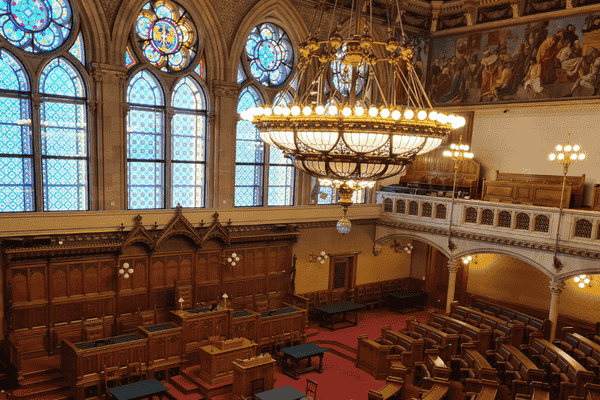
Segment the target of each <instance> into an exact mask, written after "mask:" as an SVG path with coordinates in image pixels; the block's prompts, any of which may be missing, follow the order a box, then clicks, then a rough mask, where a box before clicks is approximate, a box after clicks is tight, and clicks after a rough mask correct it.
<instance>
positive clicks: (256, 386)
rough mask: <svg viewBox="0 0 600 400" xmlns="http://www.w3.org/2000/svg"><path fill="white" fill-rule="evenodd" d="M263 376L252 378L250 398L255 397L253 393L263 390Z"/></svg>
mask: <svg viewBox="0 0 600 400" xmlns="http://www.w3.org/2000/svg"><path fill="white" fill-rule="evenodd" d="M264 388H265V378H264V377H263V378H258V379H253V380H252V399H256V397H254V395H255V394H257V393H260V392H264V391H265V389H264Z"/></svg>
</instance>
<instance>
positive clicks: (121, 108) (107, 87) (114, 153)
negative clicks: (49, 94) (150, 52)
mask: <svg viewBox="0 0 600 400" xmlns="http://www.w3.org/2000/svg"><path fill="white" fill-rule="evenodd" d="M92 77H93V80H94V89H95V91H94V93H93V94H92V96H91V97H92V99H94V98H95V102H93V103H90V114H91V115H92V118H91V120H92V121H95V123H96V125H95V126H93V127H90V128H91V129H90V133H92V132H93V131H94V130H95V131H96V133H97V140H96V141H95V142H94V143H93V144H92V146H90V155H91V159H92V163H90V169H91V170H92V171H90V172H93V168H94V167H93V166H94V157H97V163H96V165H97V168H98V173H97V174H93V173H92V174H91V175H92V176H96V179H97V181H96V182H95V184H94V190H97V192H96V193H95V196H94V197H95V198H96V201H95V204H93V206H92V209H97V210H126V209H127V204H126V199H127V163H126V161H125V160H126V158H127V155H126V151H127V135H126V132H125V124H126V122H125V121H126V116H127V106H126V103H125V101H126V100H125V94H126V92H127V87H126V86H125V82H126V80H127V69H126V68H125V67H122V66H117V65H108V64H100V63H93V64H92ZM94 117H95V118H94Z"/></svg>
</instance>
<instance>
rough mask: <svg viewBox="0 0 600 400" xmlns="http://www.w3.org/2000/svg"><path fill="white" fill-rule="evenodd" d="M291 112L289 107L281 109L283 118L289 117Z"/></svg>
mask: <svg viewBox="0 0 600 400" xmlns="http://www.w3.org/2000/svg"><path fill="white" fill-rule="evenodd" d="M291 112H292V111H291V110H290V108H289V107H283V111H282V114H283V115H284V116H285V117H287V116H289V115H290V114H291Z"/></svg>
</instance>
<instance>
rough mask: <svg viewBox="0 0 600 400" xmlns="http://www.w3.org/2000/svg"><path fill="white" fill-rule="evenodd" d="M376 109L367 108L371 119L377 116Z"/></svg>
mask: <svg viewBox="0 0 600 400" xmlns="http://www.w3.org/2000/svg"><path fill="white" fill-rule="evenodd" d="M377 113H378V112H377V109H376V108H375V107H371V108H369V116H371V117H376V116H377Z"/></svg>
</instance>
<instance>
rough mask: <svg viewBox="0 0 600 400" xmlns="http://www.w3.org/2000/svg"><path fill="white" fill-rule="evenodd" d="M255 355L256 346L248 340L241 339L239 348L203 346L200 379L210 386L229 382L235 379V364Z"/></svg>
mask: <svg viewBox="0 0 600 400" xmlns="http://www.w3.org/2000/svg"><path fill="white" fill-rule="evenodd" d="M225 343H226V342H225ZM255 354H256V345H255V344H254V343H253V342H252V341H250V340H248V339H246V338H240V344H239V345H238V346H235V347H233V348H225V349H223V350H222V349H219V348H218V347H217V346H215V345H208V346H202V347H201V348H200V366H201V368H200V369H199V370H198V378H199V379H200V380H201V381H202V382H204V383H206V384H207V385H208V386H214V385H216V384H219V383H222V382H225V381H228V380H229V379H230V378H232V377H233V362H234V361H235V360H238V359H246V358H252V357H254V356H255Z"/></svg>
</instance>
